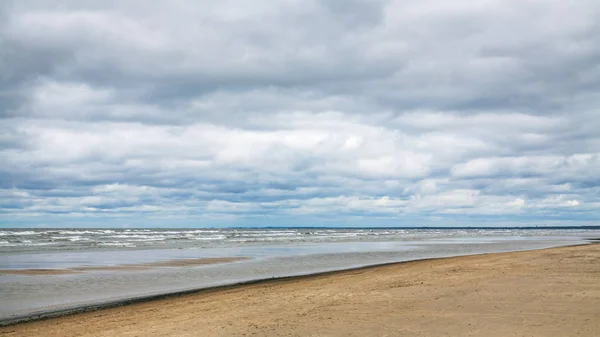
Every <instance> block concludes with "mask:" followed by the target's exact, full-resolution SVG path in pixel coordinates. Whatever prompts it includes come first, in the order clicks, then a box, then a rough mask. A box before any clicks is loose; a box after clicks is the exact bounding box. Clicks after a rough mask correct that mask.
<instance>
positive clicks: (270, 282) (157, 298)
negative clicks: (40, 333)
mask: <svg viewBox="0 0 600 337" xmlns="http://www.w3.org/2000/svg"><path fill="white" fill-rule="evenodd" d="M588 246H597V245H593V244H582V245H574V246H566V247H559V248H546V249H541V250H529V251H519V252H508V253H491V254H477V255H468V256H458V257H444V258H432V259H422V260H413V261H404V262H394V263H385V264H379V265H370V266H365V267H360V268H352V269H346V270H337V271H328V272H322V273H316V274H308V275H298V276H288V277H281V278H268V279H259V280H253V281H247V282H238V283H233V284H226V285H220V286H216V287H209V288H200V289H190V290H185V291H177V292H170V293H164V294H156V295H150V296H141V297H135V298H128V299H123V300H117V301H110V302H105V303H99V304H93V305H87V306H78V307H73V308H66V309H61V310H53V311H40V312H36V313H32V314H29V315H27V316H19V317H10V318H6V319H2V320H0V326H20V325H19V324H17V323H25V324H34V323H36V322H40V324H44V323H43V322H42V321H43V320H47V319H52V318H54V320H50V321H52V322H55V321H56V319H68V318H69V317H68V316H71V315H73V314H82V313H88V312H91V311H98V310H101V312H106V310H103V309H108V311H110V310H120V309H122V310H134V309H133V308H134V307H136V305H144V304H147V305H150V306H152V305H156V306H160V304H161V301H163V300H172V301H185V300H186V298H190V297H189V296H193V297H197V296H208V295H215V296H218V295H219V294H221V293H227V292H229V291H236V292H238V291H244V290H247V289H250V288H252V287H254V286H260V287H271V286H273V287H275V286H277V287H281V286H285V285H286V284H295V283H298V284H299V283H302V282H311V281H316V280H319V279H327V278H332V279H333V278H344V277H346V276H349V275H350V276H351V275H356V274H361V273H367V272H368V273H374V274H377V272H378V270H383V269H389V268H398V269H402V268H412V267H414V266H420V265H433V264H440V265H444V264H446V263H459V264H460V263H461V261H463V260H464V262H467V261H468V260H469V259H477V260H486V259H498V258H501V257H506V258H510V257H512V256H516V257H519V255H524V256H525V257H526V255H527V254H531V255H540V254H542V255H544V254H546V255H548V254H550V253H546V251H550V252H553V251H556V252H557V254H555V255H560V252H561V250H566V249H577V248H578V247H584V248H585V247H588ZM599 247H600V246H599ZM599 250H600V249H596V251H599ZM421 284H423V282H421ZM84 315H85V314H84ZM59 317H60V318H59ZM27 322H28V323H27ZM124 324H125V323H124ZM0 332H2V330H1V329H0Z"/></svg>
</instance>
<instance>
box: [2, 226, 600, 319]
mask: <svg viewBox="0 0 600 337" xmlns="http://www.w3.org/2000/svg"><path fill="white" fill-rule="evenodd" d="M597 238H600V227H586V228H581V227H579V228H570V227H563V228H225V229H218V228H194V229H190V228H186V229H172V228H169V229H0V303H1V305H0V324H8V323H11V322H16V321H20V320H26V319H29V318H33V317H44V316H51V315H54V314H57V313H61V312H69V311H72V310H80V309H85V308H95V307H102V306H109V305H115V304H118V303H122V302H124V301H135V300H143V299H146V298H150V297H154V296H159V295H163V294H169V293H176V292H185V291H193V290H196V289H204V288H210V287H215V286H224V285H231V284H238V283H243V282H250V281H256V280H262V279H271V278H279V277H288V276H298V275H308V274H315V273H321V272H328V271H335V270H344V269H351V268H357V267H364V266H369V265H378V264H386V263H393V262H402V261H410V260H419V259H428V258H440V257H450V256H460V255H471V254H487V253H495V252H509V251H522V250H532V249H541V248H550V247H558V246H567V245H576V244H585V243H589V242H591V240H592V239H597ZM211 258H225V259H223V261H230V262H222V263H214V264H204V265H185V266H182V265H177V266H169V265H168V264H162V265H157V266H156V267H148V268H113V267H118V266H135V265H149V264H156V263H161V262H169V261H174V260H177V261H179V260H188V259H211ZM105 267H106V268H105ZM72 269H76V270H78V272H74V273H56V274H52V273H41V274H27V273H18V272H16V273H15V271H31V270H43V271H53V270H72Z"/></svg>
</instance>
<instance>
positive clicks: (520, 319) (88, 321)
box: [0, 244, 600, 337]
mask: <svg viewBox="0 0 600 337" xmlns="http://www.w3.org/2000/svg"><path fill="white" fill-rule="evenodd" d="M0 335H2V336H30V337H34V336H47V337H53V336H486V337H495V336H503V337H504V336H561V337H562V336H594V337H596V336H600V245H599V244H594V245H584V246H573V247H562V248H553V249H547V250H538V251H529V252H516V253H500V254H486V255H476V256H466V257H454V258H445V259H435V260H424V261H415V262H407V263H399V264H394V265H386V266H380V267H371V268H363V269H358V270H353V271H345V272H337V273H330V274H325V275H319V276H311V277H298V278H291V279H285V280H274V281H267V282H263V283H259V284H253V285H246V286H239V287H232V288H227V289H220V290H210V291H203V292H199V293H195V294H191V295H185V296H180V297H172V298H167V299H162V300H156V301H152V302H145V303H138V304H133V305H127V306H122V307H118V308H112V309H105V310H100V311H95V312H88V313H83V314H77V315H72V316H65V317H60V318H53V319H47V320H43V321H37V322H30V323H23V324H18V325H13V326H7V327H2V328H0Z"/></svg>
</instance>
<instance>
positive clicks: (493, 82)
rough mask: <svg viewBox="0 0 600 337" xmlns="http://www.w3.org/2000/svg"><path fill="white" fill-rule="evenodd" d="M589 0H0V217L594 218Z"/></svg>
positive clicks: (467, 221)
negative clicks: (0, 0) (0, 119)
mask: <svg viewBox="0 0 600 337" xmlns="http://www.w3.org/2000/svg"><path fill="white" fill-rule="evenodd" d="M599 17H600V3H598V1H597V0H577V1H564V0H544V1H540V0H502V1H495V0H458V1H446V0H402V1H395V0H389V1H386V0H382V1H379V0H364V1H363V0H329V1H325V0H321V1H319V0H278V1H260V0H255V1H247V0H233V1H229V0H218V1H217V0H215V1H212V0H204V1H191V0H190V1H142V0H139V1H117V0H115V1H109V0H103V1H97V0H94V1H83V0H76V1H75V0H73V1H67V0H56V1H48V0H43V1H42V0H40V1H27V0H24V1H16V0H15V1H10V0H9V1H2V2H0V116H1V118H2V121H1V122H0V163H1V165H0V226H4V227H13V226H52V227H57V226H93V227H99V226H117V227H121V226H130V227H138V226H163V227H183V226H243V225H252V226H256V225H261V226H288V225H302V226H321V225H324V226H456V225H461V226H484V225H489V226H515V225H544V224H547V225H586V224H599V222H600V20H598V18H599Z"/></svg>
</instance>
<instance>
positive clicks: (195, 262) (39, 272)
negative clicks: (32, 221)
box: [0, 257, 248, 276]
mask: <svg viewBox="0 0 600 337" xmlns="http://www.w3.org/2000/svg"><path fill="white" fill-rule="evenodd" d="M247 259H248V258H246V257H213V258H202V259H180V260H170V261H161V262H152V263H140V264H123V265H118V266H99V267H81V268H71V269H0V275H3V274H6V275H9V274H10V275H30V276H43V275H61V274H74V273H83V272H86V271H120V270H122V271H125V270H127V271H135V270H148V269H152V268H157V267H190V266H201V265H207V264H215V263H227V262H235V261H242V260H247Z"/></svg>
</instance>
